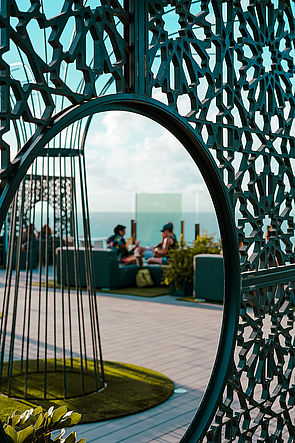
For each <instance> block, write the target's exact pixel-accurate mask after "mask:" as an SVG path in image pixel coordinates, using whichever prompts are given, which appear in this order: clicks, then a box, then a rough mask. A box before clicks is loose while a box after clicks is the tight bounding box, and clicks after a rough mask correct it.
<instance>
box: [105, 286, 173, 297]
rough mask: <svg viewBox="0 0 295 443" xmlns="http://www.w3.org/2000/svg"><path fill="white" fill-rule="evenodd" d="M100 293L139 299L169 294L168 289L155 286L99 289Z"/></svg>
mask: <svg viewBox="0 0 295 443" xmlns="http://www.w3.org/2000/svg"><path fill="white" fill-rule="evenodd" d="M98 291H99V292H103V293H110V294H121V295H136V296H137V297H160V296H161V295H167V294H168V287H166V286H165V287H161V286H155V287H152V288H135V287H134V288H133V287H132V288H117V289H99V290H98Z"/></svg>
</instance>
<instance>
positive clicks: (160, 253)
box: [147, 223, 177, 265]
mask: <svg viewBox="0 0 295 443" xmlns="http://www.w3.org/2000/svg"><path fill="white" fill-rule="evenodd" d="M161 232H162V241H161V243H159V244H158V245H157V246H155V247H154V248H151V251H152V252H153V256H152V257H150V258H148V261H147V263H148V265H151V264H158V265H166V264H167V261H168V257H167V253H168V251H169V249H175V248H177V240H176V237H175V234H174V233H173V223H167V224H166V225H164V226H163V229H162V230H161Z"/></svg>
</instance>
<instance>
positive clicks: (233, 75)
mask: <svg viewBox="0 0 295 443" xmlns="http://www.w3.org/2000/svg"><path fill="white" fill-rule="evenodd" d="M20 9H21V7H20V6H19V2H18V3H16V2H14V1H10V2H5V1H3V2H2V3H1V17H0V26H1V48H2V49H1V54H0V71H1V79H2V81H1V128H0V134H1V137H2V138H1V140H2V141H1V172H0V178H1V180H2V181H3V183H4V184H5V188H4V191H3V193H2V195H1V198H0V209H1V211H0V222H1V224H2V222H3V220H4V216H5V213H6V212H7V210H8V207H9V204H10V202H11V201H12V198H13V196H14V195H15V192H16V190H17V188H18V185H19V183H20V182H21V179H22V178H23V177H24V175H25V173H26V171H27V169H28V168H29V166H30V165H31V164H32V162H33V160H34V159H35V158H36V157H38V156H39V155H42V150H44V149H46V144H47V143H49V142H50V141H51V140H55V139H56V138H55V137H56V136H57V135H58V134H59V132H60V131H61V130H62V129H63V128H64V127H67V126H68V125H72V124H73V123H74V122H75V121H77V120H78V119H79V118H82V117H89V119H91V115H92V114H93V113H96V112H100V111H102V110H108V109H121V110H128V111H132V112H137V113H140V114H142V115H146V116H147V117H149V118H152V119H154V120H155V121H157V122H158V123H160V124H162V125H163V126H165V127H166V128H167V129H168V130H170V131H171V132H172V133H173V134H175V135H176V137H177V138H178V139H179V140H180V141H181V142H182V143H183V144H184V146H185V147H186V149H187V150H188V152H189V153H190V154H191V156H192V158H193V160H194V161H195V162H196V163H197V165H198V166H199V168H200V170H201V172H202V174H203V176H204V179H205V181H206V183H207V185H208V187H209V190H210V193H211V196H212V199H213V202H214V205H215V208H216V211H217V215H218V220H219V223H220V227H221V234H222V237H223V249H224V259H225V278H226V282H225V283H226V293H225V306H224V319H223V328H222V333H221V340H220V346H219V350H218V354H217V358H216V363H215V366H214V369H213V372H212V375H211V378H210V381H209V384H208V388H207V391H206V393H205V396H204V400H203V402H202V404H201V406H200V408H199V410H198V411H197V413H196V416H195V418H194V420H193V422H192V424H191V426H190V427H189V429H188V431H187V433H186V435H185V436H184V438H183V441H207V442H213V441H214V442H221V441H222V442H233V441H241V442H243V441H245V442H246V441H252V440H253V439H256V441H261V442H262V441H277V442H283V441H292V438H293V437H292V436H293V435H294V433H295V429H294V419H292V417H291V412H292V409H293V407H294V401H293V397H294V392H293V382H292V377H294V361H293V360H294V359H293V345H292V340H293V341H294V337H293V336H292V330H294V311H293V309H292V302H291V297H292V294H294V286H295V283H294V282H295V279H293V278H294V277H293V275H294V274H293V265H292V264H293V263H294V262H295V260H294V245H293V242H294V215H293V211H294V206H295V200H294V190H295V183H294V164H293V160H294V140H293V137H294V106H295V100H294V86H293V82H294V75H295V74H294V41H295V38H294V37H295V35H294V32H295V30H294V2H293V1H288V0H285V1H282V0H278V1H275V0H273V1H270V0H269V1H268V0H259V1H257V0H256V1H251V2H248V1H238V0H237V1H234V2H229V1H222V0H218V1H209V0H204V1H201V2H199V1H197V2H195V1H180V0H170V1H169V0H158V1H156V0H146V1H143V2H140V1H132V0H129V1H124V2H123V1H119V0H101V1H99V0H98V1H97V7H96V8H95V9H91V8H90V7H88V6H87V2H86V3H85V4H83V3H82V2H81V1H75V2H73V1H66V2H64V4H63V5H60V10H59V11H58V12H60V14H59V15H57V16H55V17H51V16H50V15H48V13H44V11H43V8H42V7H41V3H40V2H39V1H35V2H32V5H31V8H30V9H27V10H23V11H22V10H20ZM46 14H47V15H46ZM34 20H35V21H34ZM71 20H72V23H73V24H72V30H73V39H72V40H71V41H70V42H69V44H68V46H67V47H65V46H66V45H65V44H63V43H61V40H62V30H63V28H64V27H65V26H66V24H68V23H71ZM32 21H34V23H35V24H36V26H37V30H38V31H40V33H43V32H44V30H45V34H46V35H47V46H48V51H47V53H46V54H45V52H42V50H41V49H40V48H37V49H36V48H35V47H34V45H33V43H32V42H33V36H32V33H30V32H31V31H30V26H29V25H30V23H31V22H32ZM42 35H43V34H42ZM86 35H88V37H89V36H90V39H91V42H92V45H93V59H92V61H91V60H90V61H89V60H88V59H87V57H86V55H85V54H86V52H87V51H85V49H86V46H87V44H86ZM35 38H36V36H35V35H34V39H35ZM15 47H16V48H17V49H16V50H15V49H14V48H15ZM87 48H88V47H87ZM16 61H17V62H19V63H20V65H21V66H22V67H24V66H26V65H28V67H29V71H30V72H31V77H29V76H28V75H27V76H25V74H24V76H23V77H21V76H19V78H16V74H17V72H16V73H14V71H13V63H15V62H16ZM62 69H65V72H66V73H67V72H68V73H70V74H69V75H64V74H63V72H64V71H62ZM24 71H25V72H26V71H28V70H27V69H24ZM70 78H71V79H73V78H77V81H76V84H77V87H76V88H73V85H72V84H71V81H70ZM110 79H111V80H110ZM107 84H109V87H107V88H105V87H104V85H107ZM112 88H113V89H112ZM102 91H103V93H104V94H105V96H104V97H100V92H102ZM32 93H33V94H37V95H38V97H39V100H40V109H38V108H35V109H33V107H32V105H31V98H32ZM160 101H162V102H164V104H162V103H160ZM11 122H13V124H11ZM89 124H90V120H89V123H88V125H89ZM15 127H17V129H18V131H15V132H16V138H17V139H18V148H17V150H16V149H15V147H12V148H14V154H12V151H11V148H10V146H9V144H8V142H7V140H8V139H9V138H7V137H6V135H5V134H6V133H7V132H10V133H14V130H15ZM83 131H84V136H82V135H81V140H83V138H84V140H85V137H86V135H87V124H86V125H85V126H84V127H83V128H82V129H81V131H80V133H81V134H83ZM17 134H18V135H17ZM15 151H17V152H15ZM269 225H271V230H270V231H269V235H267V236H266V232H267V227H268V226H269ZM238 245H239V248H238ZM240 271H241V273H240ZM240 280H241V281H242V285H241V286H242V289H241V292H240ZM239 306H240V317H239V319H237V313H238V308H239ZM292 328H293V329H292ZM265 331H269V332H265ZM235 339H236V346H235V349H234V343H235ZM234 354H235V356H236V357H235V359H234V358H233V355H234Z"/></svg>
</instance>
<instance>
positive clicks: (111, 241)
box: [107, 225, 142, 265]
mask: <svg viewBox="0 0 295 443" xmlns="http://www.w3.org/2000/svg"><path fill="white" fill-rule="evenodd" d="M125 233H126V226H124V225H117V226H116V227H115V228H114V234H113V235H111V236H110V237H109V238H108V239H107V247H108V248H111V249H114V250H116V252H117V255H118V261H119V263H121V264H125V265H136V264H137V259H138V254H135V252H136V250H137V248H138V246H139V243H138V242H137V243H136V244H135V246H134V248H133V249H132V250H131V251H129V250H128V248H127V246H126V241H125V238H124V235H125ZM139 258H140V257H139ZM140 261H142V260H139V262H140ZM139 264H140V265H142V263H139Z"/></svg>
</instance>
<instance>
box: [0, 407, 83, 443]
mask: <svg viewBox="0 0 295 443" xmlns="http://www.w3.org/2000/svg"><path fill="white" fill-rule="evenodd" d="M80 419H81V414H78V413H77V412H73V411H68V410H67V408H66V406H61V407H59V408H57V409H54V407H53V406H52V407H51V408H49V409H48V411H44V410H43V408H42V407H41V406H39V407H37V408H35V409H28V410H26V411H25V412H23V413H21V412H20V411H14V413H13V414H12V415H11V416H10V417H9V418H8V420H7V423H5V424H4V425H3V427H4V431H5V433H6V435H7V440H8V441H9V442H13V443H35V442H38V443H49V442H56V443H85V441H86V439H85V438H82V439H80V440H79V441H77V442H76V432H75V431H73V432H71V433H70V434H69V435H68V436H67V437H65V438H63V437H64V434H65V430H64V428H67V427H69V426H74V425H76V424H78V423H79V421H80ZM56 430H61V432H60V434H59V435H57V436H56V437H55V438H53V437H52V432H53V431H56Z"/></svg>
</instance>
